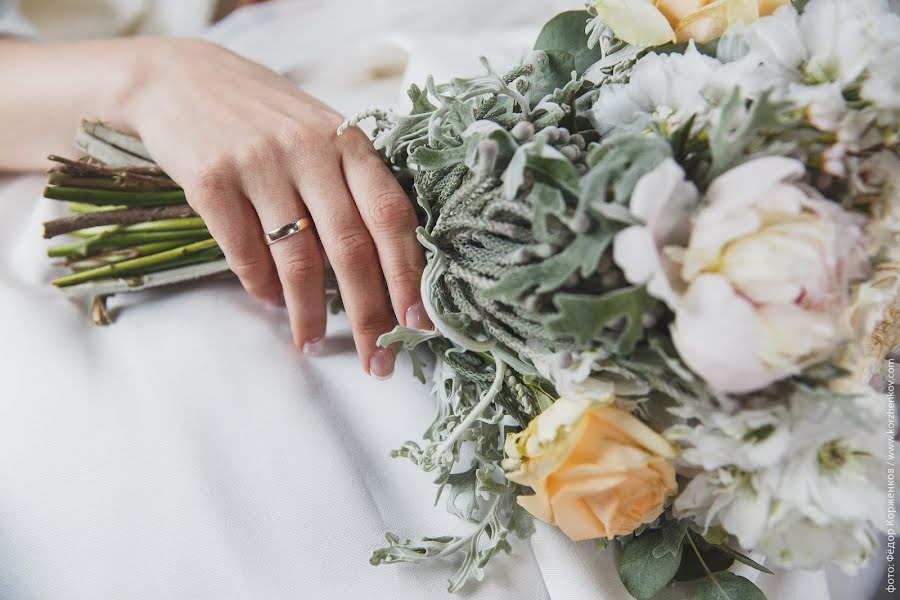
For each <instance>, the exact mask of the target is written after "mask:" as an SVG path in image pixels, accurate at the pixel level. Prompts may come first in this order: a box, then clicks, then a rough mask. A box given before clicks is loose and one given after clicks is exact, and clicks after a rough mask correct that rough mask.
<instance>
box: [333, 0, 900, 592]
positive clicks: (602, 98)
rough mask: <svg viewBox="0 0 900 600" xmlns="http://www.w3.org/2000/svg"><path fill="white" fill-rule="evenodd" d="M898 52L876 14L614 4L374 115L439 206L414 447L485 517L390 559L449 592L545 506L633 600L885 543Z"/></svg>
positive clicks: (392, 540) (405, 546) (898, 272)
mask: <svg viewBox="0 0 900 600" xmlns="http://www.w3.org/2000/svg"><path fill="white" fill-rule="evenodd" d="M898 39H900V16H898V15H895V14H892V13H891V12H890V11H889V9H888V7H887V5H886V3H884V2H880V1H877V0H811V1H810V2H808V3H803V2H799V3H795V4H793V5H792V4H791V3H789V2H786V1H781V2H779V1H777V0H770V1H760V2H756V0H749V1H748V0H716V1H713V2H702V1H699V0H698V1H687V2H675V1H667V0H655V1H654V2H649V1H647V0H596V1H595V2H593V3H591V4H590V5H589V11H588V12H569V13H564V14H561V15H559V16H558V17H556V18H554V19H553V20H552V21H550V23H548V24H547V25H546V26H545V28H544V30H543V31H542V33H541V35H540V37H539V38H538V40H537V43H536V45H535V50H534V52H533V53H532V54H531V55H530V57H529V58H528V60H527V61H526V62H525V63H524V64H522V65H521V66H519V67H517V68H515V69H513V70H512V71H510V72H509V73H506V74H502V73H498V72H495V71H494V70H493V69H492V68H491V67H490V65H489V64H488V63H487V62H484V68H485V73H484V74H483V75H481V76H478V77H474V78H468V79H464V78H459V79H454V80H452V81H450V82H449V83H445V84H436V83H435V82H434V81H431V80H429V81H428V82H427V84H426V85H425V87H424V89H420V88H419V87H416V86H413V87H412V88H411V89H410V91H409V95H410V98H411V100H412V110H411V111H410V113H409V114H397V113H394V112H383V111H377V110H375V111H370V112H367V113H363V114H362V115H360V117H359V118H367V117H374V118H375V120H376V128H375V136H374V140H375V145H376V147H377V148H378V149H379V150H380V151H381V152H382V153H383V155H384V156H385V158H386V159H387V160H389V162H390V163H391V164H392V165H393V168H394V170H395V173H396V176H397V178H398V179H399V180H400V181H401V182H403V183H404V184H405V185H406V187H407V189H408V191H409V194H410V196H411V197H412V198H414V200H415V202H416V203H417V205H418V207H419V209H420V212H421V217H422V223H423V225H422V226H421V227H420V229H419V231H418V235H419V239H420V241H421V243H422V245H423V246H424V247H425V248H426V253H427V266H426V269H425V274H424V277H423V281H422V294H423V297H424V302H425V306H426V309H427V311H428V315H429V317H430V318H431V320H432V322H433V323H434V324H435V328H434V330H433V331H419V330H411V329H403V328H397V329H395V330H394V331H393V332H392V333H390V334H387V335H385V336H383V337H382V339H381V340H380V342H381V343H382V344H383V345H393V344H397V345H403V346H405V347H406V348H409V349H413V348H416V347H419V346H423V347H425V346H427V348H428V351H429V354H430V355H431V356H432V357H433V362H434V374H433V378H432V380H433V387H432V391H433V394H434V395H435V396H436V398H437V401H438V412H437V416H436V418H435V421H434V423H433V424H432V425H431V426H430V427H429V428H428V429H427V431H426V432H425V434H424V443H420V442H414V441H411V442H407V443H406V444H404V445H403V447H402V448H400V449H399V450H397V451H396V452H395V455H397V456H403V457H406V458H408V459H410V460H411V461H413V462H414V463H416V464H417V465H419V466H420V467H421V468H422V469H424V470H425V471H428V472H433V473H434V474H435V475H436V483H437V484H439V485H440V492H439V495H440V494H441V493H443V494H444V495H446V496H447V508H448V510H449V511H450V512H452V513H453V514H455V515H458V516H460V517H462V518H464V519H466V520H469V521H471V522H472V523H473V524H474V526H473V530H472V532H471V534H469V535H467V536H463V537H460V536H444V537H427V538H424V539H421V540H414V541H410V540H402V539H400V538H399V537H397V536H395V535H392V534H389V535H388V536H387V540H388V546H387V547H385V548H382V549H380V550H377V551H376V552H375V554H374V555H373V557H372V562H373V564H382V563H393V562H422V561H428V560H433V559H443V558H445V557H448V556H451V555H452V556H458V559H459V561H460V562H459V568H458V570H457V571H456V573H455V575H453V577H452V579H451V581H450V589H451V590H456V589H459V588H460V587H461V586H462V585H463V584H464V583H465V582H466V581H467V580H469V579H470V578H475V579H480V578H481V577H482V575H483V569H484V567H485V565H486V564H487V562H488V561H489V560H490V559H491V558H492V557H493V556H494V555H496V554H497V553H498V552H500V551H509V550H510V548H511V546H510V543H509V536H510V534H512V533H514V534H516V535H518V536H520V537H522V536H527V535H528V534H529V532H530V530H531V527H532V525H531V519H530V518H529V517H528V514H530V515H532V516H533V517H535V518H537V519H539V520H541V521H544V522H545V523H549V524H551V525H555V526H557V527H558V528H559V529H560V530H561V531H562V533H564V534H565V535H567V536H568V537H569V538H571V539H572V540H573V541H580V540H596V541H597V542H598V544H599V546H600V547H601V548H606V547H607V546H615V547H621V548H622V550H621V560H620V563H619V564H620V566H619V573H620V575H621V579H622V582H623V583H624V586H625V588H626V589H627V590H628V591H629V592H630V593H631V594H632V595H633V596H634V597H635V598H638V599H645V598H652V597H654V596H655V595H656V594H657V593H659V592H660V591H661V590H663V589H664V588H666V587H667V586H669V585H670V583H671V582H672V581H673V580H674V581H690V580H700V582H699V584H693V586H694V587H693V589H694V593H695V594H696V595H695V596H694V597H695V598H697V599H698V600H699V599H703V600H709V599H713V598H715V599H720V598H721V599H725V598H728V599H731V600H739V599H757V598H762V597H763V594H762V592H761V591H760V590H759V589H758V588H757V587H756V586H755V585H754V584H753V583H751V582H750V581H749V580H748V579H746V578H743V577H740V576H738V575H735V574H734V573H731V572H729V571H728V570H727V569H728V568H729V567H730V566H731V565H732V563H734V561H740V562H743V563H745V564H748V565H750V566H753V567H756V568H758V569H760V570H762V571H765V572H767V573H768V572H771V571H769V568H771V569H814V568H819V567H821V566H823V565H827V564H836V565H839V566H840V567H841V568H842V569H844V570H845V571H847V572H853V571H855V570H856V569H858V568H859V567H860V566H861V565H862V564H863V563H865V562H866V561H867V560H869V559H870V558H871V557H872V556H873V555H874V554H876V552H877V548H878V542H877V539H876V532H877V531H879V530H884V531H887V532H888V533H890V534H891V535H893V530H892V529H891V528H890V527H891V525H892V522H893V514H894V513H893V511H894V507H893V503H892V502H890V503H889V499H891V498H893V493H892V490H893V487H892V486H893V477H894V475H893V466H892V462H891V461H892V460H893V459H892V457H891V454H890V447H891V444H892V443H893V435H894V425H893V423H894V421H893V419H894V416H893V401H892V396H890V395H888V396H886V395H885V394H884V393H879V392H877V391H876V390H874V389H873V388H872V387H870V386H869V382H870V380H871V379H872V377H873V376H875V375H877V374H878V373H879V371H880V369H881V368H882V365H883V364H884V360H885V357H886V355H887V353H888V352H889V351H890V350H891V348H892V347H893V346H894V345H895V344H896V343H897V342H898V338H900V300H898V296H900V157H898V152H897V150H898V142H900V137H898V134H900V132H898V117H900V77H898V71H897V65H898V64H900V44H898V41H897V40H898ZM354 122H355V120H354V121H351V122H349V123H348V125H352V124H353V123H354ZM889 393H892V392H889ZM886 460H887V462H886ZM889 539H891V538H889ZM890 544H893V542H890ZM598 551H599V550H598ZM607 551H615V550H612V549H610V550H607ZM746 554H752V555H753V556H754V557H755V558H756V560H753V559H751V558H750V557H748V556H747V555H746ZM757 561H759V562H757ZM760 563H762V564H760ZM763 565H765V566H763Z"/></svg>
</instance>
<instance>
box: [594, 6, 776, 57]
mask: <svg viewBox="0 0 900 600" xmlns="http://www.w3.org/2000/svg"><path fill="white" fill-rule="evenodd" d="M784 4H790V0H594V1H593V3H592V5H591V8H592V10H593V11H594V12H595V13H596V14H597V16H599V17H600V18H601V19H602V20H603V22H604V23H606V24H607V25H608V26H609V27H610V28H611V29H612V30H613V32H614V33H615V34H616V36H617V37H618V38H619V39H621V40H623V41H625V42H628V43H629V44H632V45H635V46H640V47H642V48H646V47H648V46H659V45H661V44H665V43H667V42H674V41H678V42H686V41H688V40H694V41H696V42H699V43H703V42H708V41H710V40H712V39H715V38H717V37H719V36H720V35H722V34H723V33H724V32H725V30H726V29H727V28H728V27H729V26H730V25H732V24H734V23H736V22H738V21H740V22H743V23H752V22H753V21H755V20H757V19H758V18H759V17H763V16H766V15H770V14H772V13H773V12H775V9H777V8H778V7H779V6H782V5H784Z"/></svg>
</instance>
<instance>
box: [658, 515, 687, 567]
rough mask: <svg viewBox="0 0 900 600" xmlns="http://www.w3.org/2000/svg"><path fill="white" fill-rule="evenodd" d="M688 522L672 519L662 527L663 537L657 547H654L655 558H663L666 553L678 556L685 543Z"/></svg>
mask: <svg viewBox="0 0 900 600" xmlns="http://www.w3.org/2000/svg"><path fill="white" fill-rule="evenodd" d="M687 529H688V526H687V523H686V522H685V521H672V522H671V523H668V524H667V525H666V526H665V527H663V528H662V530H661V531H662V534H663V539H662V541H661V542H660V543H659V545H658V546H656V548H654V549H653V557H654V558H662V557H663V555H665V554H671V555H672V556H676V555H677V554H678V552H679V551H680V550H681V545H682V544H683V543H684V536H685V535H686V534H687Z"/></svg>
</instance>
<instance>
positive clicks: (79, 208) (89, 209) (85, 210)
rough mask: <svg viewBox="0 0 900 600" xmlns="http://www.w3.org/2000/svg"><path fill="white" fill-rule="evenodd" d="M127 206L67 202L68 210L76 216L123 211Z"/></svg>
mask: <svg viewBox="0 0 900 600" xmlns="http://www.w3.org/2000/svg"><path fill="white" fill-rule="evenodd" d="M127 208H128V207H127V206H121V205H119V206H117V205H115V204H110V205H98V204H86V203H84V202H69V210H71V211H72V212H73V213H75V214H78V215H83V214H89V213H97V212H108V211H112V210H125V209H127Z"/></svg>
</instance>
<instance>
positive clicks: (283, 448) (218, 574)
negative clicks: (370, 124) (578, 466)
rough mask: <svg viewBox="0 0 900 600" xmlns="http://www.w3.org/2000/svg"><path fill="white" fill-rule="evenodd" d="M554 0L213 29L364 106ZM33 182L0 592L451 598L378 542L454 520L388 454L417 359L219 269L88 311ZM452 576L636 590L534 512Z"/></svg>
mask: <svg viewBox="0 0 900 600" xmlns="http://www.w3.org/2000/svg"><path fill="white" fill-rule="evenodd" d="M560 4H562V3H556V4H554V5H552V6H551V5H549V3H546V2H543V1H541V0H528V1H525V0H518V1H517V2H515V3H510V2H508V1H507V0H502V1H500V0H477V1H473V0H466V1H465V2H462V1H457V2H446V1H443V2H436V1H431V0H413V1H411V2H408V3H407V2H397V1H393V2H388V1H384V2H372V3H368V2H362V1H360V2H325V1H323V2H321V3H318V2H309V1H307V2H296V3H289V2H281V3H275V4H272V5H270V6H265V5H263V6H260V7H254V8H253V9H248V10H245V11H243V12H241V13H239V14H236V15H234V16H233V17H231V18H229V19H228V20H226V21H225V22H224V23H222V24H220V26H219V27H218V28H216V29H215V30H214V31H213V32H212V34H211V36H212V37H213V38H214V39H217V40H219V41H222V42H225V43H228V44H229V45H231V46H232V47H234V48H235V49H237V50H239V51H242V52H244V53H246V54H250V55H252V56H253V57H254V58H256V59H258V60H262V61H263V62H267V63H268V64H270V65H271V66H273V67H275V68H278V69H279V70H282V71H286V72H289V73H291V74H292V76H293V77H294V79H295V80H297V81H298V83H300V84H302V85H304V86H306V87H307V88H308V89H310V90H312V91H314V92H315V93H317V94H319V95H320V96H322V97H323V98H324V99H325V100H327V101H329V102H332V103H334V104H336V105H337V106H338V107H340V108H341V109H342V110H344V111H346V112H347V113H355V112H357V111H359V110H361V109H363V108H365V107H367V106H369V105H372V104H386V103H390V102H392V101H394V100H395V99H397V98H398V97H400V96H401V90H402V86H401V74H402V72H403V71H404V70H406V71H408V75H407V76H408V77H410V78H414V79H416V80H419V81H421V80H422V75H423V74H424V73H426V72H435V73H436V74H437V75H438V76H442V75H447V74H449V73H453V74H460V73H464V72H466V71H469V72H475V70H476V69H477V61H476V58H477V55H476V54H475V52H477V51H483V52H485V53H486V54H488V55H489V56H490V55H502V56H501V57H500V60H499V61H498V62H500V63H503V62H508V63H512V62H514V61H515V60H516V58H517V57H518V56H520V55H521V54H522V53H524V51H525V49H526V48H527V42H528V41H529V40H531V39H532V38H533V36H534V33H535V32H536V30H537V25H538V24H539V23H540V22H541V21H543V20H544V19H545V18H547V17H548V16H549V15H550V14H552V13H553V12H555V11H556V10H558V9H559V8H561V6H560ZM569 4H570V5H576V6H577V5H579V4H580V2H578V1H577V0H575V1H573V2H571V3H569ZM251 24H253V26H251ZM495 51H496V52H495ZM410 54H412V58H411V59H409V58H408V57H409V56H410ZM338 65H340V68H338ZM42 181H43V180H42V177H40V176H29V177H20V178H15V179H6V180H4V181H2V182H0V332H2V335H0V597H3V598H29V599H30V598H40V599H51V600H64V599H72V600H76V599H77V600H89V599H104V600H105V599H113V598H128V599H151V598H153V599H155V598H174V599H182V598H184V599H188V598H190V599H207V598H208V599H211V600H212V599H215V600H225V599H232V598H236V599H245V598H246V599H251V598H252V599H272V598H291V599H294V598H310V599H319V598H322V599H338V600H342V599H345V598H347V599H350V598H397V599H401V600H406V599H409V600H428V599H436V600H437V599H444V598H447V594H446V592H445V585H446V583H445V582H446V576H447V575H448V574H449V573H450V570H451V569H452V565H451V564H445V565H437V566H434V567H431V568H427V569H422V568H418V567H413V566H407V565H391V566H382V567H378V568H374V567H372V566H370V565H369V564H368V557H369V553H370V552H371V550H372V549H373V548H375V547H378V546H379V545H381V543H382V541H383V538H382V534H383V532H384V531H386V530H391V531H394V532H396V533H398V534H400V535H401V536H409V537H413V536H419V535H429V534H432V535H434V534H444V533H453V532H461V531H464V530H465V529H466V525H465V524H463V523H460V522H458V521H456V520H454V519H453V518H452V517H449V516H448V515H447V514H446V513H445V511H444V510H443V506H442V505H439V506H438V507H431V506H430V505H431V498H432V495H433V493H434V487H433V486H432V484H431V482H430V479H431V478H430V477H429V476H428V475H426V474H423V473H421V472H419V470H418V469H417V468H416V467H414V466H413V465H411V464H409V463H408V462H406V461H404V460H402V459H391V458H389V457H388V452H389V451H390V450H391V449H392V448H395V447H397V446H398V445H399V444H400V443H401V442H403V441H404V440H406V439H409V438H412V437H415V436H417V435H418V434H419V433H420V432H421V431H422V430H423V429H424V428H425V426H426V425H427V423H428V422H429V420H430V418H431V416H432V410H433V402H432V401H431V400H430V399H429V398H428V396H427V394H426V389H425V388H424V387H422V386H420V385H419V384H418V383H417V382H415V381H414V380H413V378H412V377H411V376H410V375H409V373H410V371H409V365H408V364H407V363H406V362H405V361H401V362H400V364H399V365H398V367H397V375H395V377H394V378H393V379H392V380H390V381H387V382H376V381H373V380H372V379H370V378H368V377H366V376H365V375H364V374H363V373H362V372H361V370H360V368H359V364H358V361H357V359H356V356H355V355H354V353H353V346H352V341H351V339H350V337H349V332H348V327H347V323H346V320H345V319H344V318H343V317H342V316H338V317H334V318H332V319H331V320H330V322H329V339H328V345H327V352H326V355H325V356H322V357H319V358H315V359H309V358H304V357H302V356H300V355H299V354H298V353H297V352H296V351H295V350H294V349H293V348H292V346H291V343H290V334H289V331H288V327H287V320H286V315H285V313H284V311H283V310H276V309H272V308H269V307H266V306H263V305H261V304H260V303H257V302H255V301H254V300H252V299H250V298H249V297H247V296H246V295H245V294H244V293H243V292H242V291H241V290H240V289H239V287H238V286H237V285H236V284H234V283H233V282H228V281H216V282H208V283H203V284H198V285H190V286H186V287H184V288H183V289H181V290H180V291H179V292H178V293H173V292H171V291H169V292H152V293H146V294H142V295H139V296H135V297H122V298H116V299H115V300H113V301H112V303H111V305H112V306H113V307H122V306H123V305H125V308H124V310H123V311H122V312H121V315H120V318H119V320H118V322H117V323H116V324H115V325H113V326H112V327H108V328H98V327H95V326H93V325H91V324H90V323H89V322H88V319H87V317H86V314H85V310H84V307H81V306H75V305H73V304H71V303H69V302H68V301H66V300H65V299H64V298H63V297H62V295H61V294H60V293H59V292H58V291H57V290H55V289H53V288H52V287H51V286H50V285H49V281H50V279H51V278H52V277H53V276H54V274H58V273H59V270H58V269H57V268H54V267H52V266H50V264H49V261H48V260H47V259H46V257H45V256H44V249H45V247H46V245H47V243H46V242H44V241H42V240H41V239H40V238H39V233H38V232H39V230H40V223H41V222H42V221H44V220H47V219H48V218H51V217H53V216H57V215H59V214H62V212H63V211H62V207H60V206H58V205H57V204H55V203H53V202H51V201H48V200H38V196H39V194H40V189H41V185H42ZM873 563H875V564H873V568H872V571H871V573H869V574H868V575H867V576H864V577H860V578H859V579H857V580H851V583H850V587H848V584H847V581H848V580H846V579H841V578H840V577H835V576H834V575H831V576H829V578H828V579H826V577H825V576H824V575H823V574H822V573H799V574H794V575H780V576H776V577H767V576H763V577H760V578H759V579H758V582H759V584H760V585H761V586H763V587H764V588H765V589H766V591H767V592H768V593H769V600H800V599H806V598H816V600H828V599H829V597H830V598H831V599H832V600H850V599H851V598H852V599H853V600H856V599H864V598H870V597H871V594H870V593H869V592H870V590H871V589H873V588H874V587H875V586H876V585H877V582H878V573H879V572H880V569H881V566H882V564H881V562H880V561H879V560H878V557H876V559H875V561H873ZM742 573H747V571H742ZM835 582H837V583H835ZM829 584H830V585H829ZM836 586H844V587H842V588H840V589H841V591H837V590H838V588H837V587H836ZM829 589H830V590H831V592H829ZM847 590H852V592H850V591H847ZM848 594H852V595H848ZM460 597H461V598H465V599H480V598H484V599H488V598H489V599H491V600H506V599H509V600H512V599H516V600H541V599H544V598H551V599H552V600H584V599H588V598H590V599H592V600H624V599H626V598H627V597H628V596H627V593H626V592H625V591H624V589H623V588H622V585H621V583H620V582H619V578H618V575H617V574H616V566H615V556H614V554H613V552H600V551H598V550H597V549H596V546H595V545H593V544H591V543H580V544H573V543H571V542H569V541H568V540H567V539H565V538H564V536H562V535H561V534H560V533H559V532H558V531H557V530H555V529H553V528H550V527H546V526H540V527H539V528H538V532H537V533H536V534H535V536H534V537H533V538H532V540H531V542H530V543H518V544H515V549H514V553H513V555H512V556H510V557H501V558H499V559H496V560H494V561H493V562H492V564H491V565H490V566H489V569H488V572H487V575H486V579H485V581H484V582H482V583H480V584H478V585H471V584H470V585H469V586H467V588H465V590H464V592H463V594H462V595H461V596H460ZM687 597H689V596H688V592H687V591H679V592H678V593H675V592H673V593H672V594H670V597H669V598H668V599H667V600H675V599H678V600H682V599H685V598H687Z"/></svg>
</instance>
